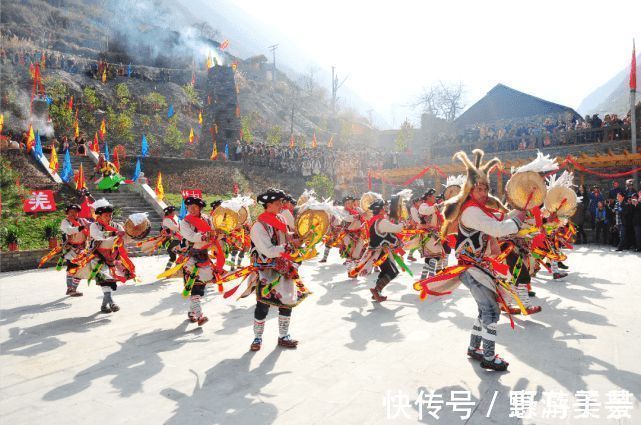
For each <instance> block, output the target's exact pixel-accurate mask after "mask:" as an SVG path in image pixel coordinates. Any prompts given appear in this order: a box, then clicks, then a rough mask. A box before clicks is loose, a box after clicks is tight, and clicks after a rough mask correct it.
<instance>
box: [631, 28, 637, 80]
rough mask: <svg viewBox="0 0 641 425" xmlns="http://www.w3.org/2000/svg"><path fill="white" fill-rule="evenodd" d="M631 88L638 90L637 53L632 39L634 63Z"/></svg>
mask: <svg viewBox="0 0 641 425" xmlns="http://www.w3.org/2000/svg"><path fill="white" fill-rule="evenodd" d="M630 90H631V91H636V90H637V54H636V49H635V47H634V40H632V65H631V66H630Z"/></svg>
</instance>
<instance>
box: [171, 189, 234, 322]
mask: <svg viewBox="0 0 641 425" xmlns="http://www.w3.org/2000/svg"><path fill="white" fill-rule="evenodd" d="M185 205H186V206H187V207H188V211H189V212H188V214H187V215H186V216H185V218H183V219H182V220H181V222H180V234H181V235H182V237H183V238H184V239H185V241H186V243H187V247H188V248H187V252H186V253H185V255H186V257H187V259H186V261H184V263H183V282H184V290H183V296H185V297H187V296H188V297H189V312H188V313H187V317H188V318H189V320H190V321H191V322H192V323H198V326H202V325H204V324H205V323H207V322H208V321H209V319H208V318H207V316H205V315H204V314H203V311H202V307H201V300H202V297H204V296H205V286H206V285H207V284H208V283H211V282H212V281H215V280H217V279H218V277H219V275H221V274H222V272H223V265H224V264H225V254H224V253H223V249H222V247H221V245H220V242H219V241H218V238H217V235H216V233H215V229H214V226H213V223H212V221H211V218H210V217H209V216H207V215H204V214H201V211H202V209H203V208H204V207H205V206H206V205H207V204H206V203H205V201H203V200H202V199H200V198H197V197H193V196H190V197H187V198H186V199H185ZM190 206H194V207H193V208H189V207H190ZM210 250H211V251H212V255H213V257H214V258H215V260H216V263H215V264H214V263H213V262H212V259H211V258H210V254H209V252H210Z"/></svg>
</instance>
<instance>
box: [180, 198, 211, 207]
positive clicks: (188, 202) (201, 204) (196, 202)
mask: <svg viewBox="0 0 641 425" xmlns="http://www.w3.org/2000/svg"><path fill="white" fill-rule="evenodd" d="M187 205H198V206H199V207H200V208H205V206H206V205H207V203H206V202H205V201H203V200H202V199H200V198H197V197H195V196H188V197H186V198H185V206H187Z"/></svg>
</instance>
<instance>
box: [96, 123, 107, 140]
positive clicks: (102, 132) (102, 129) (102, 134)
mask: <svg viewBox="0 0 641 425" xmlns="http://www.w3.org/2000/svg"><path fill="white" fill-rule="evenodd" d="M98 134H99V135H100V139H101V140H105V136H106V135H107V124H106V123H105V120H104V119H103V120H102V122H101V123H100V130H98Z"/></svg>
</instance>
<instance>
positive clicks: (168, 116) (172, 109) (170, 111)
mask: <svg viewBox="0 0 641 425" xmlns="http://www.w3.org/2000/svg"><path fill="white" fill-rule="evenodd" d="M173 116H174V105H173V104H171V105H169V109H167V118H171V117H173Z"/></svg>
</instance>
